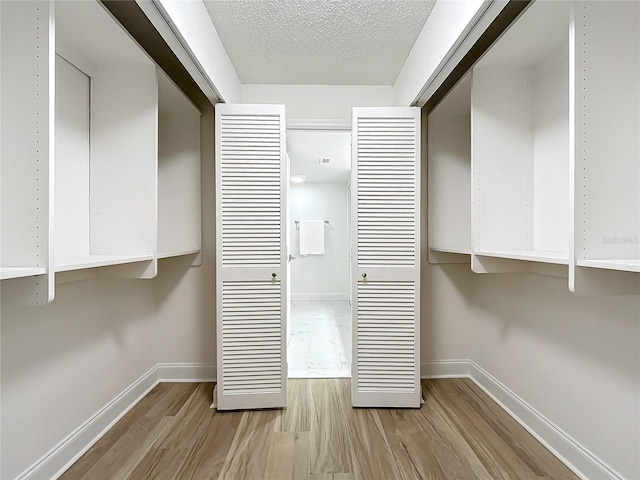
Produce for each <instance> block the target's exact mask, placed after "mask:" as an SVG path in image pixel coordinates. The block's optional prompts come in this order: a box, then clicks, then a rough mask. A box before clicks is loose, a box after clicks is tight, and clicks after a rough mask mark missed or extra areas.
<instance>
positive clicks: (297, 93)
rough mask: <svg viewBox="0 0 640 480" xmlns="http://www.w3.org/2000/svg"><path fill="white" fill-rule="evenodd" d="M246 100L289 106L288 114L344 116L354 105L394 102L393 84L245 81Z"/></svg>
mask: <svg viewBox="0 0 640 480" xmlns="http://www.w3.org/2000/svg"><path fill="white" fill-rule="evenodd" d="M241 99H242V103H273V104H283V105H284V106H285V112H286V118H287V120H289V119H305V120H307V119H313V120H342V121H345V122H348V124H349V125H350V124H351V109H352V108H353V107H390V106H393V87H391V86H370V85H242V95H241Z"/></svg>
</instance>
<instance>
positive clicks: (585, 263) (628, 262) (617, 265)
mask: <svg viewBox="0 0 640 480" xmlns="http://www.w3.org/2000/svg"><path fill="white" fill-rule="evenodd" d="M577 265H578V266H579V267H591V268H602V269H606V270H619V271H622V272H636V273H640V259H639V258H625V259H619V260H599V259H594V260H578V261H577Z"/></svg>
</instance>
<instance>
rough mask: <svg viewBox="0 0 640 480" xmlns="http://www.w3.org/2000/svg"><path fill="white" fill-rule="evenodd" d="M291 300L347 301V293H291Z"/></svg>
mask: <svg viewBox="0 0 640 480" xmlns="http://www.w3.org/2000/svg"><path fill="white" fill-rule="evenodd" d="M291 300H293V301H294V302H296V301H300V300H324V301H342V302H348V301H349V295H348V294H345V293H292V294H291Z"/></svg>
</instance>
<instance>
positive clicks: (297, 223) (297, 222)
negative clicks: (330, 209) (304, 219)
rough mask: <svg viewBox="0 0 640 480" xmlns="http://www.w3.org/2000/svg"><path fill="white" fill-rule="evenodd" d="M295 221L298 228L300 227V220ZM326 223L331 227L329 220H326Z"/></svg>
mask: <svg viewBox="0 0 640 480" xmlns="http://www.w3.org/2000/svg"><path fill="white" fill-rule="evenodd" d="M294 222H296V228H300V220H294ZM324 224H325V225H326V226H327V227H331V224H330V223H329V220H324Z"/></svg>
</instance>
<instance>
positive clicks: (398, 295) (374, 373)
mask: <svg viewBox="0 0 640 480" xmlns="http://www.w3.org/2000/svg"><path fill="white" fill-rule="evenodd" d="M419 129H420V121H419V109H412V108H401V109H396V108H391V109H384V108H380V109H375V108H362V109H356V110H355V111H354V124H353V133H354V139H353V142H354V145H353V150H352V151H353V165H354V171H353V173H352V187H353V186H355V191H354V193H353V196H352V208H353V209H354V212H353V215H354V217H353V218H354V230H353V234H354V238H355V242H356V244H355V245H354V247H355V251H356V256H355V263H354V265H353V270H354V275H353V277H354V281H355V283H356V285H355V290H354V299H355V302H354V306H353V315H354V333H353V335H354V344H353V346H354V352H353V355H354V359H353V362H354V379H353V386H352V389H353V395H352V398H353V403H354V405H355V406H362V407H366V406H368V407H419V402H420V388H419V367H418V363H417V362H418V358H419V342H418V338H419V323H418V318H419V285H420V282H419V276H420V272H419V265H420V252H419V191H418V185H419V171H420V168H419V167H420V166H419V158H420V155H419V154H420V151H419V150H420V142H419Z"/></svg>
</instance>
